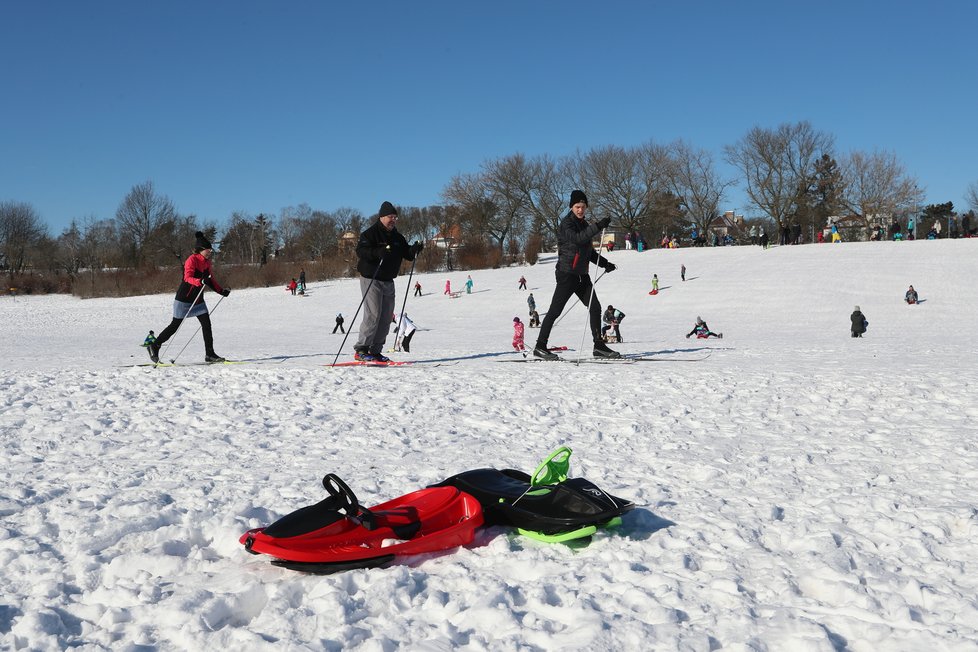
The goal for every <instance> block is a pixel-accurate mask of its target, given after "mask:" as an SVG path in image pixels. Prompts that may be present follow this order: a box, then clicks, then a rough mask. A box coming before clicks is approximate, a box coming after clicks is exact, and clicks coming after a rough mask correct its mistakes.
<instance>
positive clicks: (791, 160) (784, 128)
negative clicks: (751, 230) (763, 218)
mask: <svg viewBox="0 0 978 652" xmlns="http://www.w3.org/2000/svg"><path fill="white" fill-rule="evenodd" d="M833 142H834V139H833V137H832V136H831V135H829V134H827V133H824V132H820V131H816V130H815V129H814V128H813V127H812V125H811V124H809V123H808V122H807V121H806V122H798V123H795V124H788V123H785V124H782V125H780V126H779V127H778V128H777V129H762V128H761V127H754V128H753V129H751V130H750V131H749V132H747V135H745V136H744V137H743V138H741V139H740V140H739V141H738V142H737V143H735V144H733V145H728V146H727V147H725V148H724V153H725V156H726V159H727V161H728V162H729V163H730V164H732V165H734V166H735V167H737V168H738V169H739V170H740V173H741V175H743V179H742V180H743V182H744V184H745V186H746V191H747V197H748V199H749V201H750V204H751V205H752V206H753V207H755V208H757V209H758V210H759V211H761V212H762V213H764V214H765V215H767V216H768V217H770V218H771V219H772V220H773V221H774V222H775V223H776V224H777V225H778V226H779V227H780V228H786V227H787V226H788V225H789V223H790V222H791V221H792V220H793V219H795V218H796V216H797V215H798V213H799V211H800V210H801V207H802V206H803V204H804V201H805V197H806V195H807V194H808V191H809V187H810V186H811V184H812V183H813V179H814V177H815V161H816V159H818V158H819V157H820V156H822V155H823V154H830V155H831V153H832V148H833Z"/></svg>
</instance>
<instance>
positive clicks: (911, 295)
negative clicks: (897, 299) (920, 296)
mask: <svg viewBox="0 0 978 652" xmlns="http://www.w3.org/2000/svg"><path fill="white" fill-rule="evenodd" d="M903 298H904V300H905V301H906V302H907V303H909V304H911V305H913V304H915V303H917V291H916V290H915V289H913V286H912V285H911V286H910V289H909V290H907V294H906V295H904V297H903Z"/></svg>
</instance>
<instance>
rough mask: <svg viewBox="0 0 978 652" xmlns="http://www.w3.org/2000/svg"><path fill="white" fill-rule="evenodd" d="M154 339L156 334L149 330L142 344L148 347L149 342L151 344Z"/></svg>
mask: <svg viewBox="0 0 978 652" xmlns="http://www.w3.org/2000/svg"><path fill="white" fill-rule="evenodd" d="M155 341H156V335H155V334H154V333H153V331H150V332H149V335H147V336H146V339H145V340H143V346H146V347H148V346H149V345H150V344H152V343H153V342H155Z"/></svg>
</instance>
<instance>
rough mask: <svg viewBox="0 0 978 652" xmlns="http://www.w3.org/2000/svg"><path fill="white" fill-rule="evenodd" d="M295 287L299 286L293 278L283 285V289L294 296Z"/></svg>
mask: <svg viewBox="0 0 978 652" xmlns="http://www.w3.org/2000/svg"><path fill="white" fill-rule="evenodd" d="M297 287H299V284H298V283H296V282H295V279H292V281H291V282H290V283H289V284H288V285H287V286H286V287H285V289H286V290H288V291H289V292H291V293H292V296H295V289H296V288H297Z"/></svg>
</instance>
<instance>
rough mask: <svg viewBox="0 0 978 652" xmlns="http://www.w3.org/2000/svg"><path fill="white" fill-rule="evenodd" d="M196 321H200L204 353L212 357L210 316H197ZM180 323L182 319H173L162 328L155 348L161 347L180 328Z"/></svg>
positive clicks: (212, 340)
mask: <svg viewBox="0 0 978 652" xmlns="http://www.w3.org/2000/svg"><path fill="white" fill-rule="evenodd" d="M197 319H198V320H200V330H201V331H202V332H203V334H204V352H205V353H206V354H207V355H214V334H213V333H212V332H211V316H210V315H209V314H207V313H204V314H203V315H199V316H198V317H197ZM182 321H183V320H182V319H180V318H178V317H174V318H173V321H171V322H170V325H169V326H167V327H166V328H164V329H163V332H162V333H160V334H159V335H158V336H157V338H156V346H159V347H162V346H163V343H164V342H166V341H167V340H168V339H170V338H171V337H173V334H174V333H176V332H177V329H178V328H180V322H182Z"/></svg>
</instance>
